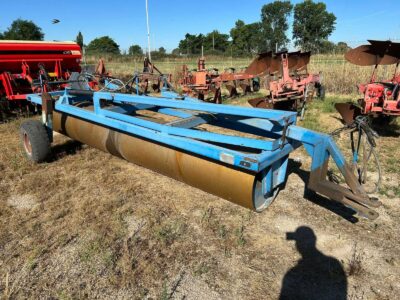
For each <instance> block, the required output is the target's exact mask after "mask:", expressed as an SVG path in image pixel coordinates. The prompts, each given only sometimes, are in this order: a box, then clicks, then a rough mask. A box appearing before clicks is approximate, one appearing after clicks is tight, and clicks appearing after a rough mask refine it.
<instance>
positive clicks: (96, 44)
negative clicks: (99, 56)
mask: <svg viewBox="0 0 400 300" xmlns="http://www.w3.org/2000/svg"><path fill="white" fill-rule="evenodd" d="M86 50H87V51H88V52H98V53H108V54H120V50H119V45H118V44H117V43H116V42H115V41H114V40H113V39H112V38H110V37H109V36H102V37H99V38H96V39H94V40H93V41H91V42H90V43H89V45H88V46H87V48H86Z"/></svg>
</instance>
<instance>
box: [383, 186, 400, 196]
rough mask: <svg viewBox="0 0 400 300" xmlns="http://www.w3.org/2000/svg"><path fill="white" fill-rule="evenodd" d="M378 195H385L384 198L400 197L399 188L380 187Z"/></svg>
mask: <svg viewBox="0 0 400 300" xmlns="http://www.w3.org/2000/svg"><path fill="white" fill-rule="evenodd" d="M379 194H381V195H385V196H386V197H390V198H391V197H400V187H399V186H387V185H384V186H381V187H380V189H379Z"/></svg>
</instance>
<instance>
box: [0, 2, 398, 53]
mask: <svg viewBox="0 0 400 300" xmlns="http://www.w3.org/2000/svg"><path fill="white" fill-rule="evenodd" d="M148 1H149V15H150V30H151V43H152V45H151V46H152V48H158V47H161V46H163V47H165V48H166V49H167V50H168V51H171V50H172V49H173V48H175V47H176V46H177V45H178V42H179V40H180V39H182V38H183V37H184V35H185V33H187V32H189V33H193V34H198V33H207V32H210V31H212V30H214V29H217V30H219V31H220V32H223V33H229V30H230V28H232V27H233V26H234V24H235V21H236V20H237V19H242V20H243V21H245V22H246V23H252V22H256V21H259V20H260V10H261V7H262V6H263V5H264V4H266V3H269V2H272V1H265V0H264V1H261V0H247V1H243V0H202V1H190V0H148ZM2 2H3V3H2V4H1V11H0V31H4V30H6V29H7V27H8V26H9V25H10V24H11V22H12V21H13V20H14V19H16V18H23V19H29V20H32V21H34V22H35V23H36V24H38V25H39V26H40V27H41V28H42V29H43V31H44V33H45V34H46V36H45V39H47V40H73V39H75V37H76V34H77V33H78V31H81V32H82V33H83V35H84V39H85V43H88V42H89V41H90V40H92V39H93V38H95V37H99V36H103V35H109V36H111V37H113V38H114V39H115V41H116V42H117V43H118V44H119V45H120V48H121V49H127V48H128V47H129V46H130V45H132V44H139V45H140V46H142V47H146V44H147V40H146V38H147V37H146V19H145V0H132V1H122V0H112V1H104V0H96V1H92V0H86V1H84V0H67V1H54V0H53V1H50V0H40V1H32V0H14V1H2ZM292 2H293V3H294V4H295V3H298V2H301V1H299V0H297V1H292ZM323 2H325V3H326V5H327V9H328V11H330V12H333V13H334V14H335V15H336V17H337V25H336V30H335V32H334V33H333V34H332V36H331V37H330V39H331V40H332V41H334V42H338V41H347V42H349V43H350V44H351V45H352V46H356V45H358V44H361V43H363V42H364V41H365V40H366V39H368V38H370V39H388V38H392V39H400V18H399V15H400V13H399V10H398V9H399V0H384V1H376V0H347V1H346V0H326V1H323ZM383 3H384V4H383ZM54 18H56V19H60V20H61V22H60V23H58V24H56V25H52V24H51V20H52V19H54ZM289 34H290V33H289Z"/></svg>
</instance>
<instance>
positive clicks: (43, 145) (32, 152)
mask: <svg viewBox="0 0 400 300" xmlns="http://www.w3.org/2000/svg"><path fill="white" fill-rule="evenodd" d="M20 134H21V142H22V147H23V149H24V150H25V154H26V156H27V157H28V159H30V160H32V161H34V162H36V163H40V162H43V161H44V160H45V159H46V158H47V157H48V156H49V154H50V141H49V137H48V135H47V132H46V128H45V127H44V126H43V124H42V123H41V122H39V121H36V120H28V121H25V122H24V123H22V125H21V129H20Z"/></svg>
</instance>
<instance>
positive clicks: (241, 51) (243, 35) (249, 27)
mask: <svg viewBox="0 0 400 300" xmlns="http://www.w3.org/2000/svg"><path fill="white" fill-rule="evenodd" d="M230 35H231V38H232V52H233V54H234V55H237V56H246V55H247V56H250V55H252V54H254V53H257V52H259V45H260V43H261V23H258V22H256V23H251V24H245V23H244V22H243V21H242V20H237V21H236V23H235V27H234V28H232V29H231V31H230Z"/></svg>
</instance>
